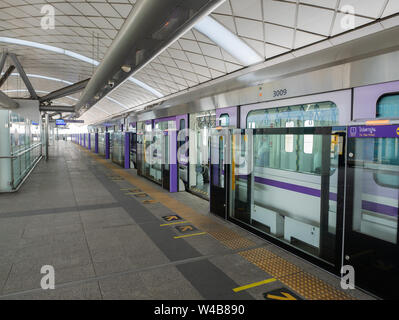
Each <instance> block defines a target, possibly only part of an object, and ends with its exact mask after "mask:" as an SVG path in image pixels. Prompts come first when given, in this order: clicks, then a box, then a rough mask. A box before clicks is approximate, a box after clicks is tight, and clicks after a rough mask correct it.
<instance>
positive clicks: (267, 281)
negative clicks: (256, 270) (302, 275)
mask: <svg viewBox="0 0 399 320" xmlns="http://www.w3.org/2000/svg"><path fill="white" fill-rule="evenodd" d="M274 281H277V279H275V278H270V279H266V280H262V281H259V282H254V283H251V284H247V285H246V286H242V287H238V288H235V289H233V291H234V292H240V291H243V290H247V289H250V288H254V287H259V286H261V285H263V284H267V283H271V282H274Z"/></svg>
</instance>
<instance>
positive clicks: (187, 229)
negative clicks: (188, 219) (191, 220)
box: [179, 226, 194, 232]
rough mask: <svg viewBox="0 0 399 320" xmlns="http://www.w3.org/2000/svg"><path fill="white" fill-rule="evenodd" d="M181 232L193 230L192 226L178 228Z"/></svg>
mask: <svg viewBox="0 0 399 320" xmlns="http://www.w3.org/2000/svg"><path fill="white" fill-rule="evenodd" d="M179 229H180V231H181V232H186V231H193V230H194V229H193V227H192V226H184V227H181V228H179Z"/></svg>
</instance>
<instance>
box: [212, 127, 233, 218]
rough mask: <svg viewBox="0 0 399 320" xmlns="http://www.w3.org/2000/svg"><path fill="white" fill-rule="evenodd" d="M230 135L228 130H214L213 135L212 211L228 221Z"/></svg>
mask: <svg viewBox="0 0 399 320" xmlns="http://www.w3.org/2000/svg"><path fill="white" fill-rule="evenodd" d="M229 150H230V134H229V130H228V129H222V130H218V129H214V130H212V134H211V155H210V156H211V157H210V158H211V164H210V211H211V212H212V213H214V214H216V215H218V216H220V217H222V218H223V219H226V214H227V205H228V194H227V183H228V182H227V177H229V170H230V163H229V161H228V159H229Z"/></svg>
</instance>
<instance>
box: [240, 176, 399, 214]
mask: <svg viewBox="0 0 399 320" xmlns="http://www.w3.org/2000/svg"><path fill="white" fill-rule="evenodd" d="M239 178H241V179H246V178H247V176H239ZM255 182H257V183H261V184H264V185H268V186H272V187H276V188H280V189H284V190H289V191H293V192H299V193H303V194H307V195H310V196H313V197H318V198H320V195H321V191H320V190H318V189H314V188H309V187H304V186H299V185H295V184H291V183H286V182H281V181H276V180H271V179H265V178H261V177H255ZM330 200H331V201H337V194H336V193H334V192H330ZM362 209H364V210H368V211H372V212H377V213H381V214H385V215H389V216H391V217H397V216H398V211H399V209H398V208H397V207H391V206H387V205H384V204H380V203H375V202H370V201H365V200H363V201H362Z"/></svg>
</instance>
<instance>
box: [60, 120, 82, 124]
mask: <svg viewBox="0 0 399 320" xmlns="http://www.w3.org/2000/svg"><path fill="white" fill-rule="evenodd" d="M65 122H66V123H85V121H84V120H65Z"/></svg>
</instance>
